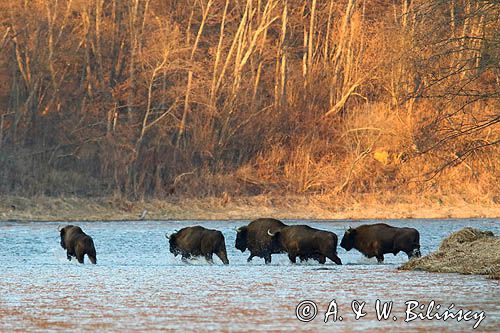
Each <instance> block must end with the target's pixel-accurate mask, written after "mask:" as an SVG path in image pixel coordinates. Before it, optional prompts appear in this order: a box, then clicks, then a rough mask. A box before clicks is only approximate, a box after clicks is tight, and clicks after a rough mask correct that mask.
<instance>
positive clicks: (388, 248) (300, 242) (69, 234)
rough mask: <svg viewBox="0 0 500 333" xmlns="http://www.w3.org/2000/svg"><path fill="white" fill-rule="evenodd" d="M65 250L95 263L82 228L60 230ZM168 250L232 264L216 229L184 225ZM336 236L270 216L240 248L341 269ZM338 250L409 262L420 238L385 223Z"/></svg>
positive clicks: (245, 229)
mask: <svg viewBox="0 0 500 333" xmlns="http://www.w3.org/2000/svg"><path fill="white" fill-rule="evenodd" d="M59 232H60V236H61V247H62V248H63V249H65V250H66V256H67V258H68V260H71V258H72V257H76V259H77V260H78V262H79V263H83V261H84V255H85V254H86V255H87V256H88V258H89V260H90V262H91V263H93V264H96V263H97V258H96V251H95V247H94V242H93V240H92V238H91V237H90V236H88V235H87V234H85V233H84V232H83V231H82V229H81V228H80V227H78V226H73V225H67V226H65V227H63V228H59ZM165 237H166V238H167V239H168V243H169V246H170V252H171V253H172V254H173V255H174V256H177V255H179V254H180V255H181V258H182V261H186V260H187V259H189V258H192V257H204V258H205V259H206V260H207V261H208V262H210V263H212V262H213V255H214V254H215V255H216V256H217V257H219V259H220V260H221V261H222V262H223V263H224V264H226V265H227V264H229V260H228V258H227V251H226V243H225V239H224V235H223V234H222V232H220V231H218V230H211V229H206V228H204V227H201V226H194V227H186V228H183V229H181V230H179V231H176V232H174V233H172V234H170V235H168V234H165ZM337 243H338V238H337V235H336V234H335V233H333V232H330V231H325V230H319V229H315V228H311V227H309V226H307V225H286V224H284V223H283V222H281V221H279V220H276V219H272V218H261V219H257V220H254V221H252V222H250V223H249V224H248V225H247V226H242V227H240V228H238V229H237V230H236V242H235V247H236V249H238V250H240V251H241V252H245V251H246V250H248V252H250V256H249V257H248V259H247V261H248V262H250V261H251V260H252V258H254V257H259V258H263V259H264V261H265V263H266V264H269V263H271V255H272V254H277V253H287V254H288V258H289V259H290V261H291V262H292V263H296V262H297V258H299V259H300V261H305V260H308V259H314V260H316V261H318V262H319V263H321V264H324V263H325V262H326V259H327V258H328V259H330V260H331V261H333V262H334V263H336V264H337V265H342V261H341V260H340V258H339V257H338V255H337ZM340 246H341V247H342V248H344V249H345V250H346V251H350V250H351V249H356V250H358V251H359V252H361V253H362V254H363V255H365V256H366V257H368V258H373V257H375V258H377V261H378V262H382V261H383V260H384V254H388V253H392V254H394V255H396V254H398V253H399V252H401V251H402V252H404V253H406V254H407V255H408V259H411V258H413V257H420V235H419V233H418V231H417V230H416V229H413V228H397V227H392V226H390V225H387V224H385V223H378V224H370V225H362V226H359V227H357V228H349V229H348V230H346V232H345V233H344V236H343V237H342V241H341V242H340Z"/></svg>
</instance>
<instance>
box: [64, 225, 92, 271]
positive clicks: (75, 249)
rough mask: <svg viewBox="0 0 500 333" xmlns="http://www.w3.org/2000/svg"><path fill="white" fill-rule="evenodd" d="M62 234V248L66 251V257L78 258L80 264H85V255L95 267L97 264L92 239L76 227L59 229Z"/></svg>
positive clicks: (69, 258)
mask: <svg viewBox="0 0 500 333" xmlns="http://www.w3.org/2000/svg"><path fill="white" fill-rule="evenodd" d="M58 230H59V233H60V234H61V247H62V248H63V249H65V250H66V257H67V258H68V260H71V257H76V259H77V260H78V262H79V263H80V264H83V257H84V256H85V254H86V255H87V256H88V257H89V260H90V262H91V263H93V264H94V265H95V264H96V263H97V257H96V252H95V246H94V241H93V240H92V237H90V236H89V235H87V234H86V233H84V232H83V230H82V229H81V228H80V227H78V226H74V225H67V226H65V227H59V228H58Z"/></svg>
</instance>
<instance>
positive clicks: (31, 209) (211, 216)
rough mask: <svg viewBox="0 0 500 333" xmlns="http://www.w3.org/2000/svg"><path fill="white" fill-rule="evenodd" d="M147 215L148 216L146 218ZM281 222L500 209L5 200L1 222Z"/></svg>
mask: <svg viewBox="0 0 500 333" xmlns="http://www.w3.org/2000/svg"><path fill="white" fill-rule="evenodd" d="M144 211H146V213H145V214H143V213H144ZM142 215H144V217H143V218H144V219H147V220H190V219H193V220H196V219H201V220H224V219H254V218H257V217H262V216H271V217H275V218H280V219H400V218H401V219H402V218H498V217H500V205H499V204H496V203H493V202H482V203H481V202H480V203H475V202H474V203H471V202H466V201H464V200H461V199H459V198H446V197H440V198H439V199H436V198H432V197H430V198H414V197H402V196H398V197H397V198H396V197H394V198H391V197H387V196H377V197H375V196H367V197H364V198H356V199H355V198H333V197H328V196H309V197H302V196H284V197H280V198H277V197H270V196H252V197H237V198H231V197H229V196H225V197H222V198H204V199H193V198H176V197H171V198H169V199H168V200H143V201H128V200H124V199H121V198H115V197H106V198H92V199H86V198H77V197H60V198H57V197H56V198H54V197H34V198H25V197H18V196H1V197H0V220H1V221H8V220H17V221H47V220H49V221H106V220H137V219H140V218H141V216H142Z"/></svg>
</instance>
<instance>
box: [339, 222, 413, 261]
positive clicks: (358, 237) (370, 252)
mask: <svg viewBox="0 0 500 333" xmlns="http://www.w3.org/2000/svg"><path fill="white" fill-rule="evenodd" d="M340 246H341V247H343V248H344V249H346V250H347V251H350V250H352V249H353V248H354V249H356V250H358V251H359V252H361V253H362V254H363V255H365V256H366V257H368V258H373V257H376V258H377V261H378V262H383V261H384V254H387V253H392V254H394V255H397V254H398V253H399V252H400V251H402V252H404V253H406V255H407V256H408V259H411V258H413V257H420V255H421V254H420V234H419V232H418V231H417V230H416V229H413V228H396V227H393V226H390V225H387V224H385V223H377V224H371V225H362V226H359V227H357V228H355V229H353V228H349V229H348V230H347V231H346V232H345V234H344V237H343V238H342V241H341V242H340Z"/></svg>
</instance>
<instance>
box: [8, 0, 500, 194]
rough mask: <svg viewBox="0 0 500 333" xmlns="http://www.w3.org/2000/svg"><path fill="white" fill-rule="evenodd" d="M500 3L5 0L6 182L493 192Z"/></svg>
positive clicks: (146, 190)
mask: <svg viewBox="0 0 500 333" xmlns="http://www.w3.org/2000/svg"><path fill="white" fill-rule="evenodd" d="M498 9H499V8H498V4H497V3H496V2H495V1H477V0H454V1H441V0H431V1H428V0H425V1H424V0H416V1H409V0H400V1H395V2H387V1H380V0H364V1H360V0H357V1H355V0H343V1H335V0H324V1H316V0H308V1H298V0H288V1H287V0H186V1H176V0H162V1H160V0H120V1H118V0H109V1H103V0H95V1H83V0H57V1H56V0H35V1H21V0H12V1H5V2H2V4H0V22H1V26H0V47H1V49H0V79H1V82H0V116H1V119H2V123H1V130H0V144H1V146H0V191H1V192H8V193H22V194H38V193H45V194H49V195H59V194H65V193H73V194H78V195H103V194H111V193H120V194H124V195H127V196H130V197H133V198H138V197H143V196H145V195H146V196H148V195H149V196H158V197H163V196H165V195H170V194H172V193H177V194H183V195H195V196H206V195H219V194H221V193H222V192H230V193H234V194H256V193H262V192H264V193H265V192H269V191H271V192H273V191H276V193H281V192H283V191H285V192H289V193H335V194H340V193H348V194H354V195H355V194H356V193H379V192H384V191H395V192H397V191H407V192H417V191H420V190H422V189H428V188H429V185H430V186H432V189H434V190H435V191H437V190H436V188H439V191H441V190H442V191H453V188H454V186H458V185H460V184H468V185H467V186H468V187H470V186H471V185H470V184H475V188H479V189H481V190H484V192H485V193H490V194H491V195H493V196H494V195H495V194H498V190H497V189H495V187H494V185H492V184H491V182H492V180H493V179H494V175H495V174H496V175H498V173H499V169H498V168H499V167H498V166H499V165H500V163H499V158H498V156H499V154H498V153H499V150H498V134H499V131H498V130H499V125H498V122H499V115H498V110H499V109H500V108H499V105H498V104H499V103H498V97H499V96H498V94H499V75H500V74H499V70H498V59H499V47H498V45H499V43H498V26H499V25H498ZM374 154H375V155H374ZM380 156H384V158H383V161H382V162H381V158H380ZM441 171H442V172H441ZM436 173H439V176H440V177H437V178H433V177H434V176H435V174H436ZM428 178H432V179H433V180H432V182H430V183H428V182H426V183H423V184H422V183H418V185H415V184H416V181H421V180H425V179H428ZM464 188H465V187H464Z"/></svg>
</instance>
